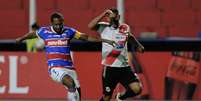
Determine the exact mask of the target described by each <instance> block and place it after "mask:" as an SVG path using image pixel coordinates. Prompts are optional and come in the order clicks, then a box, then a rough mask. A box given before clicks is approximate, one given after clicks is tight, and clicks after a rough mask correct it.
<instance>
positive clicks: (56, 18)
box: [16, 13, 113, 101]
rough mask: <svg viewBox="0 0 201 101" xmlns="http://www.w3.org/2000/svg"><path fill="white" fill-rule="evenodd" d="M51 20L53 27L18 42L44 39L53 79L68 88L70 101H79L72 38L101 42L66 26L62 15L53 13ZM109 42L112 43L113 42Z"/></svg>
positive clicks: (24, 37)
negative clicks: (71, 50) (71, 44)
mask: <svg viewBox="0 0 201 101" xmlns="http://www.w3.org/2000/svg"><path fill="white" fill-rule="evenodd" d="M50 20H51V26H47V27H41V28H40V29H38V30H37V31H32V32H29V33H27V34H25V35H24V36H22V37H20V38H17V39H16V41H17V42H21V41H23V40H26V39H31V38H36V37H37V36H38V37H39V38H41V39H43V40H44V42H45V51H46V56H47V63H48V67H49V69H48V70H49V74H50V76H51V78H52V79H53V80H54V81H56V82H59V83H61V84H63V85H64V86H65V87H67V88H68V101H79V100H80V84H79V81H78V78H77V74H76V72H75V70H74V66H73V62H72V59H71V56H70V40H71V39H72V38H75V39H81V40H88V41H101V40H100V39H97V38H93V37H89V36H88V35H86V34H84V33H81V32H79V31H77V30H75V29H73V28H70V27H66V26H64V18H63V16H62V14H60V13H53V14H52V15H51V18H50ZM102 41H104V40H102ZM105 41H107V40H105ZM107 42H108V43H112V42H111V41H107ZM112 44H113V43H112Z"/></svg>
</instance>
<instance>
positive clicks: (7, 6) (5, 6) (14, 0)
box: [0, 0, 24, 10]
mask: <svg viewBox="0 0 201 101" xmlns="http://www.w3.org/2000/svg"><path fill="white" fill-rule="evenodd" d="M23 2H24V0H11V1H10V0H0V10H19V9H23V7H24V5H23V4H24V3H23Z"/></svg>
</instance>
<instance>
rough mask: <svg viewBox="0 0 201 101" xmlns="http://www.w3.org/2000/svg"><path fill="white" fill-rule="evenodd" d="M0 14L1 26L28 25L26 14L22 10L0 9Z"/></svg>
mask: <svg viewBox="0 0 201 101" xmlns="http://www.w3.org/2000/svg"><path fill="white" fill-rule="evenodd" d="M0 16H1V19H0V25H2V26H6V27H16V26H17V27H19V26H28V15H26V12H25V11H24V10H4V11H1V13H0Z"/></svg>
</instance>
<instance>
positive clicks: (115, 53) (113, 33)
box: [98, 23, 130, 67]
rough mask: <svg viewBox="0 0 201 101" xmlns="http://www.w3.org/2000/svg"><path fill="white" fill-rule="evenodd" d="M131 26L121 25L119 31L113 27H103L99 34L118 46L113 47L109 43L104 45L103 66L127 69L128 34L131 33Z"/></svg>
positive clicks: (101, 26)
mask: <svg viewBox="0 0 201 101" xmlns="http://www.w3.org/2000/svg"><path fill="white" fill-rule="evenodd" d="M129 30H130V29H129V26H128V25H127V24H121V25H120V26H119V27H118V28H117V29H115V28H114V27H112V26H107V25H105V24H104V25H103V23H101V25H100V26H99V29H98V32H99V33H100V34H101V38H103V39H107V40H111V41H115V42H116V43H117V45H116V46H114V47H113V46H112V45H110V44H108V43H105V42H103V43H102V64H103V65H105V66H110V67H127V66H129V65H128V49H127V38H128V35H127V34H126V33H127V32H129Z"/></svg>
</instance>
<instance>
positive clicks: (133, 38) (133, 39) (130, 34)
mask: <svg viewBox="0 0 201 101" xmlns="http://www.w3.org/2000/svg"><path fill="white" fill-rule="evenodd" d="M128 36H129V39H130V41H131V42H132V43H135V44H136V45H137V51H138V52H141V53H143V52H144V46H143V45H142V44H141V43H140V42H139V41H138V40H137V39H136V38H135V36H134V35H133V34H132V33H131V32H128Z"/></svg>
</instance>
